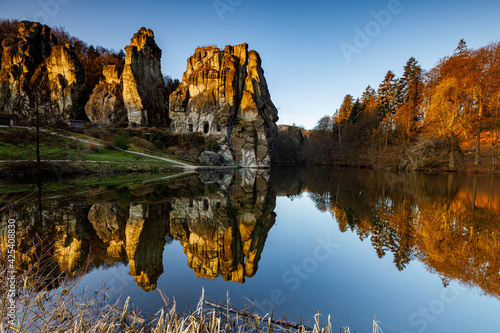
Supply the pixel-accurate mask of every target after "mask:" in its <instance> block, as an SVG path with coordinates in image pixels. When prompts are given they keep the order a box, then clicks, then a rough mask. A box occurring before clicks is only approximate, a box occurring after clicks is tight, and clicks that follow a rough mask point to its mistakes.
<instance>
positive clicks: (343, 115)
mask: <svg viewBox="0 0 500 333" xmlns="http://www.w3.org/2000/svg"><path fill="white" fill-rule="evenodd" d="M353 106H354V97H352V95H346V96H345V97H344V101H343V102H342V105H341V106H340V109H339V112H338V118H337V122H338V125H339V126H343V125H345V124H346V123H348V122H349V120H350V119H351V113H352V108H353Z"/></svg>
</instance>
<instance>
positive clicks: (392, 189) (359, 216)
mask: <svg viewBox="0 0 500 333" xmlns="http://www.w3.org/2000/svg"><path fill="white" fill-rule="evenodd" d="M294 172H297V170H295V171H294ZM296 175H297V176H296V179H294V180H290V179H291V178H290V176H289V175H287V174H286V171H285V172H282V173H281V175H280V176H277V177H273V178H274V179H273V185H275V187H276V189H277V192H278V193H279V194H280V195H289V194H296V193H298V192H299V193H301V192H309V197H310V198H311V199H312V200H313V201H314V203H315V205H316V207H317V208H318V209H319V210H321V211H325V212H326V211H329V212H330V213H331V214H332V217H333V218H334V219H335V220H336V221H337V223H338V226H339V229H340V231H342V232H346V231H347V230H351V231H352V232H355V233H356V234H357V235H358V236H359V238H360V239H361V240H364V239H367V238H369V239H370V242H371V244H372V246H373V248H374V249H375V251H376V252H377V255H378V256H379V258H382V257H384V256H385V255H386V254H387V253H392V255H393V257H394V264H395V266H396V267H397V268H398V269H399V270H402V269H404V268H405V267H406V265H407V264H408V263H409V262H410V260H412V258H414V257H416V258H418V260H420V261H421V262H423V263H424V264H425V265H426V266H427V267H428V269H429V270H430V271H432V272H435V273H436V274H439V275H441V276H442V279H443V283H445V284H446V283H448V281H449V280H451V279H454V280H458V281H461V282H462V283H464V284H466V285H469V286H477V287H480V288H481V289H482V290H483V291H484V292H485V293H487V294H489V295H492V296H495V297H500V276H499V272H500V262H499V261H498V257H499V254H500V217H499V216H500V198H499V197H498V195H499V193H498V189H499V188H500V186H499V185H500V184H499V181H498V179H496V178H495V177H493V176H491V177H486V176H485V177H477V176H475V177H472V176H459V175H453V174H449V175H425V174H410V175H399V174H394V173H377V172H373V171H370V170H364V171H363V170H349V169H336V170H332V169H327V168H324V169H323V168H314V169H303V170H298V172H297V173H296ZM289 184H290V192H287V186H288V185H289ZM298 184H300V185H301V188H299V189H298V188H297V185H298ZM495 190H496V192H495ZM495 194H496V195H497V197H495Z"/></svg>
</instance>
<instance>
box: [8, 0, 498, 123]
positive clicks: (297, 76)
mask: <svg viewBox="0 0 500 333" xmlns="http://www.w3.org/2000/svg"><path fill="white" fill-rule="evenodd" d="M216 6H218V8H219V9H218V10H217V9H216ZM388 8H389V9H391V10H392V13H391V12H390V11H388ZM382 10H386V11H387V12H389V13H390V17H388V16H387V15H382V16H381V17H380V18H379V20H380V22H381V23H375V22H377V21H376V19H375V18H374V16H373V15H372V12H375V13H380V11H382ZM387 12H385V13H387ZM499 15H500V2H498V1H493V0H489V1H484V0H476V1H462V0H453V1H451V0H447V1H431V0H400V1H397V0H387V1H386V0H383V1H367V0H364V1H331V0H330V1H328V0H325V1H323V0H322V1H295V0H288V1H272V0H267V1H265V0H216V1H214V0H182V1H169V0H157V1H123V0H109V1H97V0H85V1H79V0H16V1H6V0H1V3H0V17H3V18H17V19H28V20H35V21H41V22H43V23H46V24H48V25H50V26H64V27H65V28H66V30H67V31H68V32H69V33H71V34H72V35H75V36H77V37H79V38H80V39H82V40H84V41H86V42H88V43H90V44H95V45H102V46H105V47H109V48H114V49H115V50H119V49H122V48H124V46H125V45H128V44H129V42H130V38H131V37H132V36H133V34H134V33H135V32H136V31H137V30H138V29H139V28H140V27H142V26H145V27H147V28H151V29H153V31H154V32H155V35H156V42H157V44H158V45H159V46H160V48H161V49H162V50H163V57H162V71H163V72H164V73H165V74H168V75H170V76H172V77H174V78H179V79H180V78H182V73H183V72H184V70H185V68H186V59H187V58H188V57H189V56H190V55H191V54H192V53H193V51H194V49H195V48H196V47H197V46H198V45H206V44H216V45H217V46H219V47H221V48H222V47H223V46H224V45H226V44H239V43H243V42H246V43H248V44H249V46H250V48H251V49H255V50H257V51H258V52H259V53H260V54H261V57H262V63H263V67H264V70H265V74H266V79H267V82H268V85H269V89H270V92H271V96H272V98H273V101H274V103H275V104H276V106H277V107H278V108H279V115H280V122H279V123H281V124H292V123H296V124H297V125H303V126H305V127H306V128H312V127H314V125H315V124H316V122H317V120H318V119H319V118H321V117H322V116H323V115H325V114H328V115H332V114H333V113H334V111H335V109H337V108H338V107H339V106H340V104H341V102H342V99H343V97H344V96H345V95H346V94H349V93H350V94H352V95H354V96H355V97H357V96H360V95H361V93H362V92H363V90H364V89H365V87H366V86H367V85H372V86H373V87H375V88H376V87H378V85H379V83H380V82H381V81H382V79H383V77H384V75H385V73H386V72H387V70H389V69H391V70H393V71H394V72H395V73H396V74H397V75H401V72H402V67H403V66H404V64H405V63H406V61H407V60H408V59H409V58H410V57H412V56H413V57H415V58H416V59H417V60H418V61H419V63H420V64H421V65H422V67H423V68H424V69H429V68H431V67H432V66H433V65H435V64H436V62H437V61H438V60H439V59H440V58H442V57H443V56H446V55H449V54H451V53H452V52H453V50H454V49H455V48H456V46H457V45H458V41H459V40H460V39H461V38H464V39H465V40H466V41H467V43H468V45H469V47H474V48H476V47H480V46H483V45H486V44H488V43H489V42H492V41H497V40H499V39H500V19H499ZM356 29H359V30H356ZM366 29H368V32H369V35H368V38H369V40H366V38H365V39H363V38H358V40H355V37H356V35H357V34H358V33H357V31H360V30H361V31H366ZM357 37H359V34H358V36H357ZM342 46H343V47H344V49H345V50H347V51H345V52H344V51H342ZM354 48H355V49H354ZM346 52H347V54H348V56H347V57H346V55H345V54H346ZM349 53H350V54H349ZM348 60H350V61H348Z"/></svg>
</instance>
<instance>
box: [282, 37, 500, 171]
mask: <svg viewBox="0 0 500 333" xmlns="http://www.w3.org/2000/svg"><path fill="white" fill-rule="evenodd" d="M499 110H500V43H498V42H495V43H491V44H489V45H487V46H484V47H481V48H479V49H470V48H468V47H467V44H466V42H465V41H464V40H461V41H460V43H459V45H458V47H457V48H456V50H455V51H454V53H453V54H452V55H450V56H447V57H444V58H442V59H441V60H439V62H438V63H437V64H436V66H434V67H433V68H431V69H430V70H427V71H425V70H424V69H422V67H421V66H420V65H419V63H418V61H417V60H416V59H415V58H413V57H412V58H410V59H409V60H408V62H407V63H406V65H405V66H404V71H403V75H402V76H401V77H399V78H398V77H396V75H395V74H394V72H393V71H391V70H389V71H388V72H387V74H386V75H385V77H384V79H383V81H382V82H381V83H380V84H379V86H378V88H377V89H375V88H373V87H371V86H368V87H367V88H366V90H365V91H364V92H363V94H362V95H361V97H359V98H355V97H353V96H352V95H350V94H348V95H346V96H345V98H344V100H343V102H342V104H341V105H340V107H339V108H338V109H337V110H336V112H335V113H334V114H333V115H326V116H324V117H323V118H321V119H320V120H319V121H318V123H317V125H316V127H315V128H314V129H313V130H311V131H303V130H301V129H300V128H297V127H293V126H292V127H284V128H282V129H281V131H280V138H279V140H278V142H277V146H276V151H275V153H276V155H275V162H301V163H308V164H326V165H341V166H358V167H375V168H386V169H399V170H448V171H477V172H498V171H499V169H500V168H499V166H498V145H499V141H500V113H499Z"/></svg>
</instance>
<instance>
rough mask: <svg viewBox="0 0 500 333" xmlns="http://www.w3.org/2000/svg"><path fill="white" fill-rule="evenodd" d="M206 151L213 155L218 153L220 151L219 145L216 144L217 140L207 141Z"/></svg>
mask: <svg viewBox="0 0 500 333" xmlns="http://www.w3.org/2000/svg"><path fill="white" fill-rule="evenodd" d="M207 150H209V151H213V152H214V153H218V152H219V150H220V145H219V143H218V142H217V140H215V139H212V138H210V139H208V142H207Z"/></svg>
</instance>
